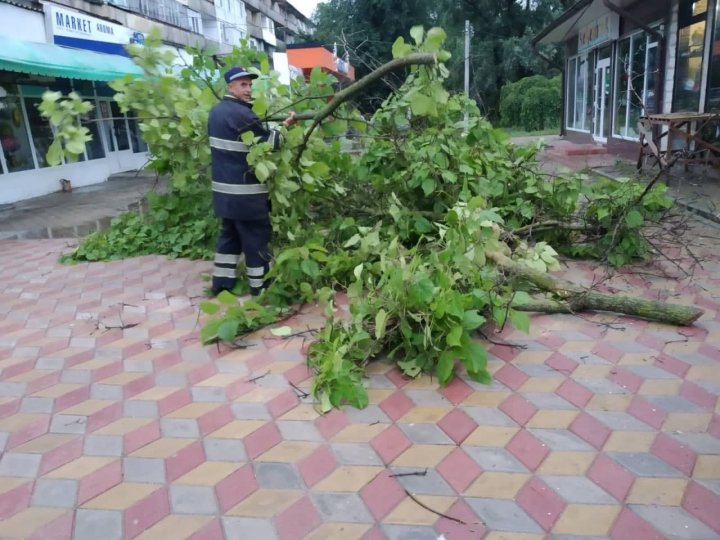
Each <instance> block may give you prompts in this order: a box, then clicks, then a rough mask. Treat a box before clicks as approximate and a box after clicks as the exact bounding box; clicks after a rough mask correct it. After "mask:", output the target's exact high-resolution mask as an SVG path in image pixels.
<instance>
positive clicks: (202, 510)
mask: <svg viewBox="0 0 720 540" xmlns="http://www.w3.org/2000/svg"><path fill="white" fill-rule="evenodd" d="M170 506H171V508H172V511H173V512H176V513H178V514H215V513H217V511H218V508H217V502H216V500H215V491H214V490H213V488H211V487H206V486H183V485H179V484H171V485H170Z"/></svg>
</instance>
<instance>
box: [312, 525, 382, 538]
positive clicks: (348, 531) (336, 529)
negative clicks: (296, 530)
mask: <svg viewBox="0 0 720 540" xmlns="http://www.w3.org/2000/svg"><path fill="white" fill-rule="evenodd" d="M369 530H370V525H365V524H361V523H323V524H322V525H320V526H319V527H318V528H317V529H315V530H314V531H313V532H311V533H310V535H309V536H306V537H305V540H333V539H334V538H338V539H342V540H361V538H362V537H363V536H365V533H367V532H368V531H369Z"/></svg>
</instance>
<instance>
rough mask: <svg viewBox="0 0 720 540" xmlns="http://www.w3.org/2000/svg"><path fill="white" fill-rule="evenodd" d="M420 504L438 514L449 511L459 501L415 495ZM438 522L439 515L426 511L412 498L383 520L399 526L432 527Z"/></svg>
mask: <svg viewBox="0 0 720 540" xmlns="http://www.w3.org/2000/svg"><path fill="white" fill-rule="evenodd" d="M415 498H417V499H418V500H419V501H420V502H422V503H423V504H425V505H427V506H429V507H430V508H432V509H433V510H436V511H438V512H443V513H445V512H447V510H448V509H449V508H450V507H451V506H452V505H453V503H454V502H455V501H456V500H457V499H456V498H455V497H439V496H435V495H415ZM437 520H438V516H437V514H434V513H432V512H430V511H429V510H426V509H425V508H423V507H422V506H420V505H419V504H418V503H416V502H415V501H413V500H412V499H410V498H406V499H404V500H403V501H402V502H401V503H400V504H399V505H397V506H396V507H395V510H393V511H392V512H390V515H388V516H387V517H385V518H384V519H383V523H393V524H398V525H427V526H431V525H433V524H434V523H435V522H436V521H437Z"/></svg>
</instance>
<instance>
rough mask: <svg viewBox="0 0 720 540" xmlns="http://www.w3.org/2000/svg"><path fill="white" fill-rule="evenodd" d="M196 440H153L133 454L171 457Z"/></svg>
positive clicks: (168, 438) (150, 456)
mask: <svg viewBox="0 0 720 540" xmlns="http://www.w3.org/2000/svg"><path fill="white" fill-rule="evenodd" d="M193 442H195V439H175V438H170V437H166V438H162V439H158V440H156V441H153V442H151V443H150V444H147V445H145V446H143V447H142V448H139V449H137V450H135V451H134V452H133V453H132V454H130V455H131V456H133V457H149V458H163V459H166V458H169V457H170V456H172V455H174V454H176V453H178V452H179V451H180V450H182V449H183V448H185V447H186V446H188V445H189V444H192V443H193Z"/></svg>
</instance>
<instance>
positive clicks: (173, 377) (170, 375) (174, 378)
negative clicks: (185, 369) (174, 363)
mask: <svg viewBox="0 0 720 540" xmlns="http://www.w3.org/2000/svg"><path fill="white" fill-rule="evenodd" d="M155 385H156V386H176V387H178V388H182V387H184V386H186V385H187V377H186V376H185V374H184V373H180V372H177V371H161V372H160V373H157V374H156V375H155Z"/></svg>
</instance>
